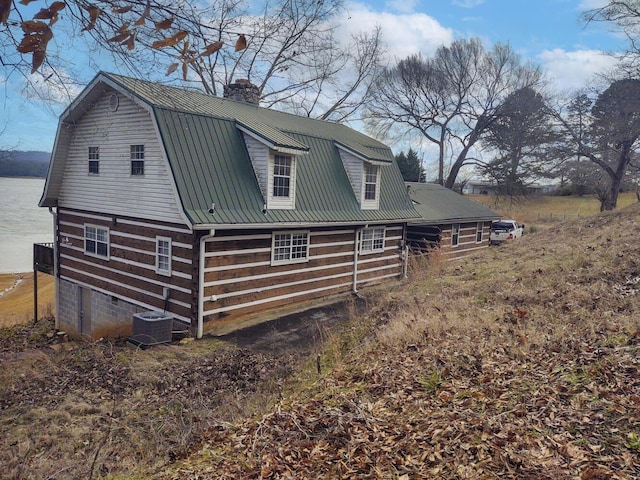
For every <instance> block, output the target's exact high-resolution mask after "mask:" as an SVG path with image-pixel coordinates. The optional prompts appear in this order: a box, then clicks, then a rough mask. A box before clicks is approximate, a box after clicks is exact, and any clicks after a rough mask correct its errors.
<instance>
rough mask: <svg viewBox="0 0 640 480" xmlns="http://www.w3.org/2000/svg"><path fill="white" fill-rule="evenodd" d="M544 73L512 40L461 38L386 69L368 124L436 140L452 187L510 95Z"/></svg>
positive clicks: (441, 176) (443, 177) (443, 179)
mask: <svg viewBox="0 0 640 480" xmlns="http://www.w3.org/2000/svg"><path fill="white" fill-rule="evenodd" d="M541 78H542V74H541V72H540V70H539V68H538V67H536V66H533V65H531V64H528V63H523V62H522V61H521V60H520V57H519V56H518V55H517V54H516V53H515V52H514V51H513V50H512V49H511V47H510V46H509V45H505V44H496V45H494V46H493V47H492V48H491V49H490V50H487V49H485V48H484V47H483V46H482V44H481V42H480V41H479V40H478V39H471V40H458V41H455V42H453V43H452V44H451V45H450V46H443V47H441V48H439V49H438V50H437V52H436V54H435V56H434V57H433V58H423V57H421V56H419V55H414V56H411V57H409V58H406V59H404V60H401V61H400V62H398V64H397V65H396V66H394V67H392V68H388V69H386V70H385V71H384V73H383V74H382V75H381V77H380V79H379V81H378V82H377V83H376V85H375V90H374V92H373V95H372V100H371V102H369V104H368V111H367V118H368V121H367V127H368V128H369V129H370V130H371V131H373V132H375V133H377V134H379V135H385V136H387V137H391V138H394V139H399V138H402V137H405V138H406V137H408V136H415V135H421V136H422V138H424V139H426V140H427V141H428V142H431V143H433V144H434V145H436V146H437V149H438V170H439V171H438V182H439V183H441V184H443V185H445V186H446V187H448V188H452V187H453V185H454V183H455V181H456V178H457V176H458V173H459V172H460V169H461V168H462V166H464V165H466V164H469V163H471V162H473V159H472V158H471V153H472V150H473V149H474V148H475V147H476V144H477V143H478V141H479V140H480V139H481V138H482V136H483V135H484V134H485V132H486V131H487V129H488V128H489V127H490V126H491V124H492V123H493V122H494V121H495V119H496V118H497V117H496V115H497V109H498V107H499V106H500V104H501V103H502V102H503V101H504V99H505V98H507V96H508V95H509V94H511V93H512V92H514V91H516V90H518V89H521V88H524V87H534V86H535V85H537V84H539V83H540V81H541ZM449 161H450V164H449V165H448V162H449ZM447 166H448V169H447V168H446V167H447Z"/></svg>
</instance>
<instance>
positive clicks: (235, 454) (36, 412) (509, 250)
mask: <svg viewBox="0 0 640 480" xmlns="http://www.w3.org/2000/svg"><path fill="white" fill-rule="evenodd" d="M639 236H640V206H639V205H633V206H631V207H629V208H626V209H625V210H623V211H619V212H613V213H608V214H603V215H598V216H594V217H591V218H588V219H584V218H583V219H580V220H576V221H568V222H565V223H561V224H557V225H554V226H550V227H549V228H545V229H544V230H539V231H538V232H536V233H534V234H531V235H526V236H525V237H523V238H522V239H521V240H518V242H517V243H511V244H506V245H502V246H500V247H497V248H491V249H485V250H484V251H483V252H480V253H479V254H478V255H476V256H475V257H469V258H467V259H465V260H463V261H461V262H452V263H446V262H445V261H444V260H443V259H442V257H441V256H439V255H434V256H432V258H431V259H430V260H424V259H423V260H420V261H415V262H414V264H413V265H412V269H411V270H412V273H411V280H410V281H407V282H405V283H403V284H402V285H398V286H396V287H393V288H387V289H383V290H378V291H370V292H368V293H367V295H366V297H365V298H364V299H363V301H362V302H354V304H353V305H351V306H347V308H345V309H343V310H340V311H338V310H335V311H334V315H335V317H336V318H341V317H350V318H349V319H348V320H345V323H343V324H341V328H339V329H338V328H330V327H329V325H328V324H327V323H322V322H320V321H318V317H316V316H314V315H313V314H309V315H308V316H302V318H303V321H302V324H303V326H305V327H306V329H301V330H302V331H303V332H305V333H306V334H307V335H308V336H309V341H308V342H298V341H296V342H292V341H289V342H287V338H289V336H288V335H286V333H287V332H279V331H276V328H275V326H274V325H273V324H272V325H267V326H265V327H264V331H265V332H266V331H271V330H273V333H275V334H274V335H272V337H271V338H272V339H275V338H279V340H277V341H271V342H268V341H267V342H265V341H262V342H257V343H258V344H259V348H255V345H252V344H251V342H249V341H248V340H247V339H246V338H245V339H244V341H243V343H242V344H239V343H238V341H237V339H235V340H234V338H205V339H202V340H199V341H190V342H189V341H183V342H180V343H175V344H172V345H170V346H159V347H154V348H151V349H148V350H132V349H131V348H129V347H127V346H126V345H125V342H123V341H108V340H102V341H98V342H95V343H91V344H84V343H78V342H73V341H69V340H68V339H67V338H66V337H65V336H64V335H57V334H56V333H55V332H54V331H53V325H52V322H51V320H50V319H49V320H47V319H44V320H41V321H39V322H37V323H35V324H29V325H23V326H16V327H12V328H4V329H0V364H1V365H2V367H3V368H1V369H0V465H2V466H3V468H2V470H1V471H0V478H12V479H42V478H51V479H66V478H90V479H97V478H105V479H110V480H116V479H132V478H133V479H136V478H137V479H149V478H152V479H156V480H174V479H175V480H178V479H179V480H184V479H199V480H205V479H221V478H224V479H244V478H255V479H257V478H274V479H275V478H308V479H316V478H345V479H346V478H349V479H351V478H383V479H392V478H397V479H418V478H438V479H465V478H468V479H493V478H514V479H554V480H560V479H582V480H597V479H637V478H640V355H639V354H640V314H639V313H640V294H639V290H640V242H639V241H638V238H639ZM362 303H365V304H366V308H363V307H362V305H361V304H362ZM329 313H331V311H329ZM299 331H300V330H299ZM299 331H298V333H299ZM296 338H297V337H296ZM269 344H271V345H272V346H273V348H271V349H269V348H268V346H269ZM283 345H286V346H287V348H285V347H284V346H283ZM318 367H319V368H318ZM318 369H319V370H320V373H318Z"/></svg>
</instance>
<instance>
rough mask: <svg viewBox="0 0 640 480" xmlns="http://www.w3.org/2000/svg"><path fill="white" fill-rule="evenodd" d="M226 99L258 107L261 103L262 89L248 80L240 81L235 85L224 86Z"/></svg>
mask: <svg viewBox="0 0 640 480" xmlns="http://www.w3.org/2000/svg"><path fill="white" fill-rule="evenodd" d="M223 95H224V98H228V99H229V100H235V101H236V102H245V103H252V104H254V105H258V104H259V103H260V89H259V88H258V87H257V86H256V85H254V84H253V83H251V82H250V81H249V80H247V79H244V78H242V79H238V80H236V81H235V83H230V84H229V85H225V86H224V92H223Z"/></svg>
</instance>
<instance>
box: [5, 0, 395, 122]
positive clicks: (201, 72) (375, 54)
mask: <svg viewBox="0 0 640 480" xmlns="http://www.w3.org/2000/svg"><path fill="white" fill-rule="evenodd" d="M38 1H40V0H22V2H20V3H14V2H12V1H11V0H0V34H1V35H2V37H3V42H2V47H0V60H1V61H2V64H3V66H4V68H5V69H7V70H10V71H12V72H17V73H18V74H20V75H23V76H24V77H25V78H27V79H29V80H30V81H33V78H34V77H33V75H34V74H40V75H43V76H45V77H47V78H50V77H53V78H54V79H57V80H58V82H59V83H64V82H65V81H66V80H68V78H67V77H66V75H67V72H68V67H69V63H70V62H69V60H71V59H72V56H73V53H72V52H69V51H65V49H64V48H62V49H56V48H55V45H64V44H71V42H72V40H73V41H76V42H77V41H78V37H82V39H83V40H84V42H85V45H87V46H88V48H93V49H95V51H96V52H99V51H104V50H107V51H109V52H110V53H112V54H113V55H114V57H115V58H116V61H117V63H118V64H119V65H121V68H123V69H125V70H127V71H128V73H130V74H134V75H137V76H141V77H146V78H157V77H158V74H159V73H160V75H162V74H163V73H165V74H166V75H167V76H168V78H169V79H174V80H175V79H177V78H182V80H183V81H184V82H191V83H194V82H195V83H198V84H199V85H200V88H202V89H204V90H205V91H206V92H207V93H210V94H212V95H217V94H220V93H221V90H222V87H223V86H224V85H227V84H229V83H231V82H232V81H233V80H235V79H238V78H246V79H249V80H251V81H252V82H253V83H254V84H255V85H257V86H258V87H259V90H260V93H261V100H262V102H263V104H264V105H265V106H269V107H271V106H273V107H277V108H284V109H289V110H293V111H295V112H296V113H298V114H303V115H308V116H314V117H320V118H326V119H333V120H337V121H343V120H346V119H348V118H349V117H350V116H352V115H353V114H354V112H355V111H356V110H357V109H358V108H359V107H360V105H361V104H362V102H363V101H364V100H365V99H366V97H367V95H368V93H369V87H370V84H371V82H372V80H373V78H375V74H376V72H377V70H378V69H379V68H380V58H381V54H382V53H383V48H382V42H381V38H380V31H379V29H374V30H373V31H371V32H366V33H360V34H357V35H355V36H354V37H353V38H352V39H351V41H350V43H349V44H348V45H344V44H343V43H341V42H340V41H339V39H338V37H337V28H338V23H337V20H338V18H339V14H340V12H341V11H342V0H273V1H271V0H270V1H267V2H265V3H264V4H262V9H261V10H255V9H249V7H248V4H246V3H245V2H243V1H242V0H213V1H212V2H207V3H199V2H198V1H197V0H178V1H168V0H97V1H95V2H93V3H88V2H85V1H84V0H67V1H65V2H62V1H55V2H53V3H51V4H47V5H44V4H43V5H42V9H41V10H40V11H39V12H38V13H37V14H36V15H35V16H33V18H28V17H27V16H25V13H24V12H25V7H24V6H23V5H26V4H28V3H31V2H38ZM54 35H55V39H56V40H57V41H54V42H52V40H53V39H54ZM54 44H55V45H54Z"/></svg>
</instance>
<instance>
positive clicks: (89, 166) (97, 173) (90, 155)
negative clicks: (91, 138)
mask: <svg viewBox="0 0 640 480" xmlns="http://www.w3.org/2000/svg"><path fill="white" fill-rule="evenodd" d="M92 148H94V149H96V150H95V152H92V151H91V149H92ZM92 155H96V158H91V157H92ZM92 162H95V163H96V165H97V167H98V171H97V172H92V171H91V163H92ZM87 172H88V173H89V175H100V147H99V146H95V145H92V146H90V147H88V149H87Z"/></svg>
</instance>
